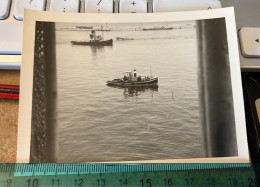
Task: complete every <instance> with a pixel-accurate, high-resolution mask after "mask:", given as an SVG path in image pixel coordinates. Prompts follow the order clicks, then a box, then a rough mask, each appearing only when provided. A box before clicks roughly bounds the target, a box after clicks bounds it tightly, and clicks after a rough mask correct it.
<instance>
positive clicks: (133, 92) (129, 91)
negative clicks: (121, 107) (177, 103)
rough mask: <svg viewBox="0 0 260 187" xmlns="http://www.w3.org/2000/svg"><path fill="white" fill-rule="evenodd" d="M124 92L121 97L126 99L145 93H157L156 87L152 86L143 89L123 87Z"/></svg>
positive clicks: (139, 87)
mask: <svg viewBox="0 0 260 187" xmlns="http://www.w3.org/2000/svg"><path fill="white" fill-rule="evenodd" d="M123 89H124V92H123V96H124V98H125V99H126V98H128V97H137V96H139V95H141V94H143V93H145V92H150V93H153V92H158V85H152V86H145V87H141V86H138V87H125V88H123Z"/></svg>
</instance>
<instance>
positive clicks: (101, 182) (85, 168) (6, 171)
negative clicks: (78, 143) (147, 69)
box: [0, 163, 257, 187]
mask: <svg viewBox="0 0 260 187" xmlns="http://www.w3.org/2000/svg"><path fill="white" fill-rule="evenodd" d="M0 186H7V187H49V186H50V187H53V186H55V187H64V186H91V187H92V186H93V187H95V186H96V187H103V186H106V187H109V186H123V187H126V186H135V187H138V186H140V187H153V186H257V180H256V177H255V174H254V171H253V168H252V167H251V165H250V164H244V163H241V164H109V163H103V164H102V163H101V164H54V163H48V164H0Z"/></svg>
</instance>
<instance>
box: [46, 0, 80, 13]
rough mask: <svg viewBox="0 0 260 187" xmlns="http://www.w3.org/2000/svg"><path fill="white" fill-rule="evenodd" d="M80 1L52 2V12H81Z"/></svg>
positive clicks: (62, 0) (55, 0)
mask: <svg viewBox="0 0 260 187" xmlns="http://www.w3.org/2000/svg"><path fill="white" fill-rule="evenodd" d="M79 6H80V2H79V0H51V4H50V11H54V12H75V13H77V12H79Z"/></svg>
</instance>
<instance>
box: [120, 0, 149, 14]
mask: <svg viewBox="0 0 260 187" xmlns="http://www.w3.org/2000/svg"><path fill="white" fill-rule="evenodd" d="M119 12H120V13H146V12H147V0H120V1H119Z"/></svg>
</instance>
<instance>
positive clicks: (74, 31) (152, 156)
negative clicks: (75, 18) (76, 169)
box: [30, 18, 239, 163]
mask: <svg viewBox="0 0 260 187" xmlns="http://www.w3.org/2000/svg"><path fill="white" fill-rule="evenodd" d="M216 28H218V30H217V31H218V32H216V33H215V34H212V33H211V30H214V29H216ZM209 33H211V34H209ZM226 33H227V29H226V21H225V18H215V19H207V20H194V21H160V22H146V21H143V22H130V23H129V22H127V23H124V22H118V23H112V22H98V23H88V22H86V23H78V22H42V21H37V22H36V26H35V40H34V62H33V64H34V67H33V87H32V88H33V89H32V110H31V115H32V118H31V142H30V162H59V163H63V162H118V161H144V160H168V159H195V158H215V157H238V156H239V152H238V142H237V131H236V121H235V112H234V97H233V90H232V81H231V74H230V62H229V58H227V57H228V56H229V50H228V40H227V34H226ZM208 42H211V43H215V47H214V49H213V48H210V47H209V46H210V45H209V44H207V43H208Z"/></svg>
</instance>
